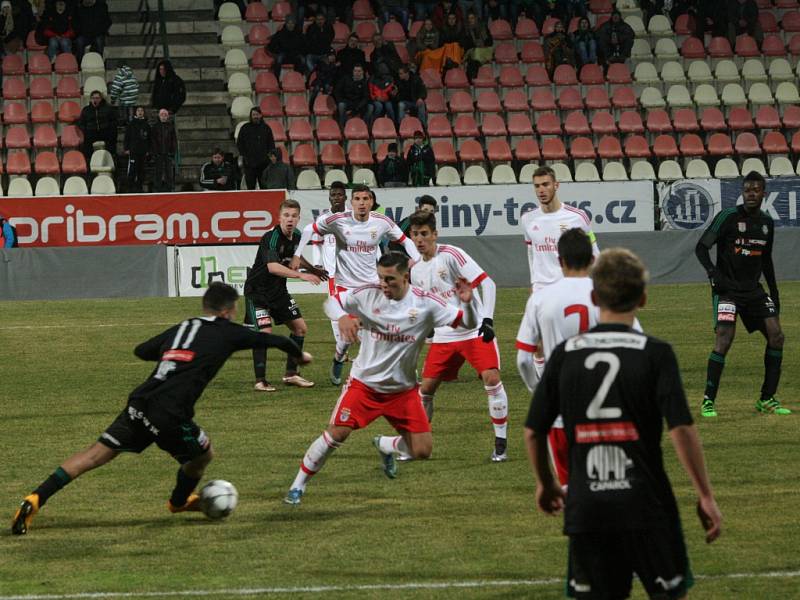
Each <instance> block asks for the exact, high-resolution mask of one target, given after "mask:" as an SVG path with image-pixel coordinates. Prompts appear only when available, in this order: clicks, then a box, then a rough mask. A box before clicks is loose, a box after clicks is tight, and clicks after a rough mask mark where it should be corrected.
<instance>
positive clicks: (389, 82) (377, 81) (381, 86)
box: [369, 64, 397, 124]
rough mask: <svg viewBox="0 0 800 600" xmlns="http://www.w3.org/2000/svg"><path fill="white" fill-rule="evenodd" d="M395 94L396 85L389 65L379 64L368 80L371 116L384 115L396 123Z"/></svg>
mask: <svg viewBox="0 0 800 600" xmlns="http://www.w3.org/2000/svg"><path fill="white" fill-rule="evenodd" d="M395 96H397V86H396V85H395V82H394V78H393V77H392V74H391V73H389V67H387V66H386V65H385V64H380V65H379V66H378V69H377V72H376V73H375V74H374V75H373V76H372V78H371V79H370V80H369V98H370V100H371V101H372V116H373V118H376V119H377V118H378V117H384V116H385V117H388V118H390V119H391V120H392V122H393V123H395V124H397V117H396V115H395V112H394V98H395Z"/></svg>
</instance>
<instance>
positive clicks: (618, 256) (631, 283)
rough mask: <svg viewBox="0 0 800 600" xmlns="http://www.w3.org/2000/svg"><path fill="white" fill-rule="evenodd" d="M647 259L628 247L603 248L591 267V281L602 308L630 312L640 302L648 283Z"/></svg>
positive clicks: (617, 311)
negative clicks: (645, 262) (645, 261)
mask: <svg viewBox="0 0 800 600" xmlns="http://www.w3.org/2000/svg"><path fill="white" fill-rule="evenodd" d="M647 279H648V273H647V269H646V268H645V266H644V263H643V262H642V261H641V259H639V257H638V256H636V255H635V254H634V253H633V252H631V251H630V250H628V249H627V248H609V249H608V250H603V251H602V252H601V253H600V256H599V257H598V258H597V260H596V261H595V263H594V268H593V269H592V283H593V285H594V292H595V295H596V297H597V303H598V305H599V306H600V307H601V308H605V309H608V310H611V311H613V312H616V313H625V312H630V311H631V310H633V309H634V308H636V307H637V306H638V305H639V302H641V300H642V296H643V295H644V290H645V287H646V286H647Z"/></svg>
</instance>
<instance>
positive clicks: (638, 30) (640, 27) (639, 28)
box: [624, 15, 647, 38]
mask: <svg viewBox="0 0 800 600" xmlns="http://www.w3.org/2000/svg"><path fill="white" fill-rule="evenodd" d="M624 21H625V22H626V23H627V24H628V25H629V26H630V28H631V29H633V33H634V34H635V35H636V37H638V38H646V37H647V29H645V26H644V21H642V18H641V17H639V16H638V15H628V16H627V17H625V19H624Z"/></svg>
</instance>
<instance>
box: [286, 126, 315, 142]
mask: <svg viewBox="0 0 800 600" xmlns="http://www.w3.org/2000/svg"><path fill="white" fill-rule="evenodd" d="M289 140H290V141H291V142H294V143H296V142H313V141H314V131H313V129H311V123H310V122H309V121H304V120H295V121H292V124H291V125H289Z"/></svg>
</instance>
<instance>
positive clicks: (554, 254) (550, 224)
mask: <svg viewBox="0 0 800 600" xmlns="http://www.w3.org/2000/svg"><path fill="white" fill-rule="evenodd" d="M520 225H521V226H522V233H523V237H524V239H525V243H526V244H527V245H528V247H529V250H530V251H529V253H528V268H529V269H530V275H531V287H532V288H533V291H537V290H539V289H541V288H543V287H544V286H546V285H550V284H551V283H553V282H555V281H558V280H559V279H561V278H562V277H563V274H562V272H561V265H559V264H558V239H559V238H560V237H561V235H562V234H563V233H564V232H565V231H567V230H568V229H573V228H575V227H578V228H580V229H583V230H584V231H585V232H586V233H587V235H588V236H589V239H591V241H592V249H593V252H594V254H595V256H596V255H597V254H599V250H598V248H597V243H596V240H595V236H594V233H592V230H591V228H590V226H589V217H587V216H586V213H585V212H583V211H582V210H581V209H579V208H574V207H572V206H569V205H568V204H562V205H561V208H559V209H558V210H557V211H555V212H550V213H546V212H544V211H542V209H540V208H534V209H533V210H531V211H528V212H526V213H525V214H524V215H522V217H521V218H520Z"/></svg>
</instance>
